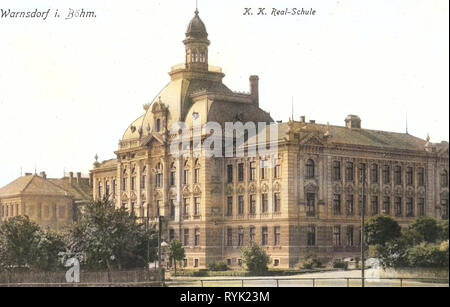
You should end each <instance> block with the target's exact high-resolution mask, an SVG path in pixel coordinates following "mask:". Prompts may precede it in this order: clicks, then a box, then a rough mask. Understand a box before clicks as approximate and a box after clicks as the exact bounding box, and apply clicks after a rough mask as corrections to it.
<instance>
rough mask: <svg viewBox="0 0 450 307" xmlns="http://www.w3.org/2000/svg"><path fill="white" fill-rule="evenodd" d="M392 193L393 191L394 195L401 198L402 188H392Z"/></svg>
mask: <svg viewBox="0 0 450 307" xmlns="http://www.w3.org/2000/svg"><path fill="white" fill-rule="evenodd" d="M394 191H395V195H398V196H402V195H403V188H402V187H401V186H396V187H395V188H394Z"/></svg>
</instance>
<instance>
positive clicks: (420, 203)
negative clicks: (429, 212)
mask: <svg viewBox="0 0 450 307" xmlns="http://www.w3.org/2000/svg"><path fill="white" fill-rule="evenodd" d="M417 214H418V215H419V216H420V217H422V216H425V198H419V199H418V200H417Z"/></svg>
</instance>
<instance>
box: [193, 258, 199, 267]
mask: <svg viewBox="0 0 450 307" xmlns="http://www.w3.org/2000/svg"><path fill="white" fill-rule="evenodd" d="M194 268H198V259H194Z"/></svg>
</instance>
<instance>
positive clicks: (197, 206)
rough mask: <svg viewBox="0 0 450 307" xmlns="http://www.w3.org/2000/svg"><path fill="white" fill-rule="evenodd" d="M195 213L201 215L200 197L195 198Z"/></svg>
mask: <svg viewBox="0 0 450 307" xmlns="http://www.w3.org/2000/svg"><path fill="white" fill-rule="evenodd" d="M194 215H200V197H196V198H194Z"/></svg>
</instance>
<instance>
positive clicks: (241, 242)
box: [238, 227, 244, 246]
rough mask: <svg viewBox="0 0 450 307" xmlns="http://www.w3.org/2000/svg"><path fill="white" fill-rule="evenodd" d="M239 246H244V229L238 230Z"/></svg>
mask: <svg viewBox="0 0 450 307" xmlns="http://www.w3.org/2000/svg"><path fill="white" fill-rule="evenodd" d="M238 246H244V228H242V227H239V229H238Z"/></svg>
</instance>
